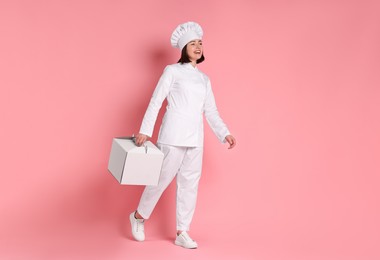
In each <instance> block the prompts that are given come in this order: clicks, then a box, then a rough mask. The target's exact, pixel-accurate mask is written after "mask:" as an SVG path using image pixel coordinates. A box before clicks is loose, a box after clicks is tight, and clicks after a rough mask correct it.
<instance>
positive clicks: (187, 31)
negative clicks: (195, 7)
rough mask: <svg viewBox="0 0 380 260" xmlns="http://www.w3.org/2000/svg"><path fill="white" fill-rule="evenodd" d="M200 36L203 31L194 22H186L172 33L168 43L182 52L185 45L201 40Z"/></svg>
mask: <svg viewBox="0 0 380 260" xmlns="http://www.w3.org/2000/svg"><path fill="white" fill-rule="evenodd" d="M202 36H203V30H202V27H201V26H200V25H199V24H197V23H196V22H187V23H183V24H180V25H178V26H177V28H176V29H175V30H174V32H173V33H172V37H171V38H170V42H171V44H172V46H173V47H174V48H179V49H180V50H182V49H183V47H185V46H186V44H188V43H189V42H191V41H192V40H195V39H202Z"/></svg>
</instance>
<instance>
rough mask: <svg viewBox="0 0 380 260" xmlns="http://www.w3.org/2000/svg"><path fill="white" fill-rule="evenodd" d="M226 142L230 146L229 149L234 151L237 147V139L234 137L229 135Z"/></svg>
mask: <svg viewBox="0 0 380 260" xmlns="http://www.w3.org/2000/svg"><path fill="white" fill-rule="evenodd" d="M225 140H226V142H227V143H229V144H230V147H228V149H232V148H234V147H235V145H236V140H235V137H233V136H232V135H227V136H226V138H225Z"/></svg>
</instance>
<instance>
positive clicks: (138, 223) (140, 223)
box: [136, 219, 144, 232]
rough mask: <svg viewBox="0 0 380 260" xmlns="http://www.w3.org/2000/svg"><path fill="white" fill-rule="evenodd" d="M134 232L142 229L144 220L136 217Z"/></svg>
mask: <svg viewBox="0 0 380 260" xmlns="http://www.w3.org/2000/svg"><path fill="white" fill-rule="evenodd" d="M136 223H137V225H136V232H139V231H144V221H142V222H141V221H139V220H138V219H136Z"/></svg>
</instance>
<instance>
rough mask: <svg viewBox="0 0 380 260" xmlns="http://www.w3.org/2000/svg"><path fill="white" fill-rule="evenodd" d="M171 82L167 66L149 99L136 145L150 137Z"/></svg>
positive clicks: (171, 78)
mask: <svg viewBox="0 0 380 260" xmlns="http://www.w3.org/2000/svg"><path fill="white" fill-rule="evenodd" d="M172 81H173V75H172V72H171V69H170V67H168V66H167V67H166V68H165V70H164V72H163V74H162V75H161V77H160V80H159V81H158V83H157V86H156V88H155V90H154V92H153V95H152V97H151V99H150V102H149V105H148V108H147V110H146V112H145V115H144V118H143V121H142V123H141V127H140V132H139V134H138V135H136V144H137V145H141V144H143V143H144V142H145V141H146V140H147V139H148V137H151V136H152V134H153V129H154V125H155V123H156V120H157V115H158V112H159V111H160V108H161V106H162V102H163V101H164V99H165V98H166V97H167V95H168V94H169V90H170V86H171V84H172Z"/></svg>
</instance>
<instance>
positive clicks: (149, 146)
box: [108, 137, 164, 185]
mask: <svg viewBox="0 0 380 260" xmlns="http://www.w3.org/2000/svg"><path fill="white" fill-rule="evenodd" d="M163 159H164V154H163V153H162V152H161V151H160V150H159V149H158V148H157V147H156V146H155V145H154V144H153V143H152V142H150V141H146V142H145V144H144V146H140V147H138V146H136V144H135V143H134V141H133V140H132V137H116V138H114V139H113V141H112V148H111V154H110V159H109V162H108V170H109V171H110V172H111V173H112V175H113V176H114V177H115V178H116V180H117V181H118V182H119V183H120V184H131V185H157V184H158V180H159V178H160V174H161V167H162V161H163Z"/></svg>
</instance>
